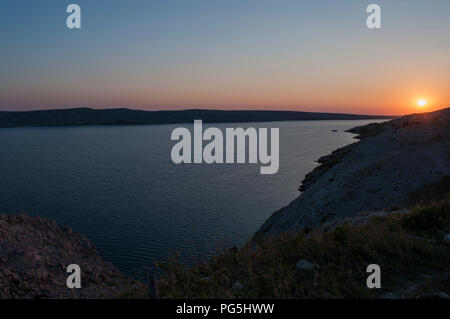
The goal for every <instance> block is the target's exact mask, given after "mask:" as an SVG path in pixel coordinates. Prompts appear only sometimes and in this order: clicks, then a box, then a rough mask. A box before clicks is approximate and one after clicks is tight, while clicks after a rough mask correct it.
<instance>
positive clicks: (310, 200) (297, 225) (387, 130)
mask: <svg viewBox="0 0 450 319" xmlns="http://www.w3.org/2000/svg"><path fill="white" fill-rule="evenodd" d="M350 132H352V133H356V134H359V136H357V138H358V139H360V141H359V142H357V143H354V144H352V145H349V146H346V147H344V148H341V149H339V150H336V151H335V152H333V153H332V154H330V155H328V156H325V157H323V158H321V159H319V160H318V162H319V163H320V165H319V166H318V167H317V168H316V169H315V170H314V171H313V172H311V173H310V174H308V175H307V176H306V178H305V179H304V181H303V182H302V185H301V186H300V191H302V194H301V195H300V196H299V197H298V198H297V199H295V200H294V201H293V202H292V203H290V204H289V205H288V206H286V207H285V208H282V209H280V210H279V211H277V212H275V213H274V214H273V215H272V216H271V217H270V218H269V219H268V220H267V221H266V222H265V223H264V225H263V226H262V227H261V228H260V230H259V231H258V232H257V236H259V235H267V234H269V233H273V234H278V233H281V232H285V231H290V230H294V231H298V230H301V229H304V228H306V227H314V226H319V225H322V224H324V223H327V222H331V221H333V220H336V219H343V218H348V217H353V216H356V215H358V214H359V213H362V212H367V211H389V210H396V209H398V208H401V207H402V206H404V205H406V204H408V201H410V200H411V196H413V194H415V193H417V192H418V191H419V192H420V190H421V189H424V187H426V185H429V184H432V183H435V182H438V181H440V180H443V179H444V178H445V177H446V176H447V177H448V176H449V175H450V108H446V109H443V110H440V111H437V112H432V113H424V114H413V115H409V116H404V117H401V118H397V119H394V120H391V121H389V122H385V123H379V124H369V125H366V126H363V127H357V128H354V129H352V130H350ZM425 189H426V188H425Z"/></svg>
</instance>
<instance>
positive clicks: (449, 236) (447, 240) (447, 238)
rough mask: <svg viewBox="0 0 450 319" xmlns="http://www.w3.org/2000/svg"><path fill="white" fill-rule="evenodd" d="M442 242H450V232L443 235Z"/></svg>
mask: <svg viewBox="0 0 450 319" xmlns="http://www.w3.org/2000/svg"><path fill="white" fill-rule="evenodd" d="M444 242H446V243H447V244H450V234H447V235H445V236H444Z"/></svg>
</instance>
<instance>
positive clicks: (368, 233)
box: [159, 194, 450, 298]
mask: <svg viewBox="0 0 450 319" xmlns="http://www.w3.org/2000/svg"><path fill="white" fill-rule="evenodd" d="M448 233H450V198H449V196H448V194H447V196H446V197H445V199H444V200H442V201H439V202H434V203H431V204H427V205H426V206H424V205H422V206H416V207H415V208H414V209H413V213H411V214H409V215H400V214H391V215H387V216H384V217H372V218H371V219H370V220H369V223H368V224H367V225H365V226H359V227H354V226H349V225H343V226H340V227H338V228H336V229H335V230H334V231H332V232H328V233H326V232H323V231H320V230H316V231H314V232H310V233H307V232H306V231H303V232H300V233H295V234H284V235H283V236H282V237H279V238H275V237H271V238H266V239H260V240H258V241H255V242H253V243H252V244H247V245H245V246H244V247H241V248H236V247H234V248H231V249H229V250H227V251H225V252H223V253H222V254H220V255H218V256H216V257H215V258H213V259H212V260H209V261H204V262H199V263H198V264H197V265H196V266H194V267H187V266H183V265H181V264H180V263H179V262H178V259H177V258H176V257H174V258H172V259H170V260H169V261H168V262H166V263H164V264H162V265H160V266H161V268H162V270H163V274H164V275H163V276H162V277H161V279H160V281H159V292H160V296H161V297H162V298H334V297H336V298H373V297H377V296H380V295H381V294H383V293H386V292H388V291H396V290H399V289H402V288H404V287H403V286H404V285H405V284H406V283H408V282H411V280H412V281H413V282H417V281H418V278H419V277H420V276H421V275H423V274H430V273H433V274H443V273H445V271H446V270H448V269H450V246H449V245H448V244H446V243H444V241H443V237H444V234H448ZM300 259H306V260H308V261H310V262H313V263H314V264H315V265H316V266H315V268H314V270H313V271H312V272H306V271H301V270H298V269H296V267H295V265H296V263H297V261H298V260H300ZM369 264H378V265H380V266H381V269H382V286H383V289H381V290H370V289H368V288H367V287H366V279H367V276H368V274H367V273H366V267H367V266H368V265H369ZM236 281H238V282H239V283H241V284H242V285H243V288H242V289H241V290H239V291H234V290H233V289H232V286H233V284H234V283H235V282H236Z"/></svg>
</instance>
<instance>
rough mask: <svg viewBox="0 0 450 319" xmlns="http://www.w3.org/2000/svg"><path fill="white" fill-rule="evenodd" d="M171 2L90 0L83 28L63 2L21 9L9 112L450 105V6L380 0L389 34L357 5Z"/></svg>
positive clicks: (377, 110) (385, 109) (382, 111)
mask: <svg viewBox="0 0 450 319" xmlns="http://www.w3.org/2000/svg"><path fill="white" fill-rule="evenodd" d="M114 3H116V2H114ZM160 5H161V8H165V9H164V10H162V9H161V10H162V11H158V10H157V8H159V5H156V4H155V6H156V8H153V9H155V10H153V9H152V10H145V9H143V8H145V7H147V6H149V4H148V3H146V2H145V1H139V3H137V2H136V3H135V4H133V7H132V8H131V9H133V10H131V9H130V10H131V11H130V15H129V16H128V17H127V19H121V18H120V17H121V14H122V13H123V10H121V9H120V2H117V7H116V6H112V7H111V8H110V9H109V10H107V14H104V12H102V10H103V9H102V8H101V7H99V5H98V4H95V3H94V2H89V1H86V3H84V4H83V9H84V10H85V11H86V12H89V19H90V21H95V23H92V24H88V25H86V27H83V28H82V30H81V31H80V32H77V31H68V30H67V29H64V28H55V26H54V24H55V23H56V22H55V21H59V20H58V19H60V13H59V12H58V11H56V10H55V11H52V10H49V11H48V12H45V14H46V15H47V16H45V19H44V18H43V17H42V15H41V14H42V13H41V12H40V11H39V10H35V11H33V10H29V11H28V12H27V15H23V16H21V15H18V16H12V17H10V19H11V21H10V23H11V24H12V23H13V25H14V26H15V28H17V30H15V31H14V30H12V31H11V32H13V36H9V37H6V40H5V41H6V43H4V45H2V56H3V61H4V62H5V63H4V68H3V69H2V72H1V76H2V77H3V78H4V79H5V80H4V81H2V82H3V84H2V85H1V86H0V110H33V109H51V108H72V107H92V108H118V107H128V108H134V109H144V110H177V109H192V108H202V109H205V108H207V109H235V110H236V109H252V110H258V109H261V110H268V109H270V110H298V111H311V112H338V113H356V114H373V115H377V114H378V115H402V114H408V113H414V112H419V111H425V110H426V111H433V110H437V109H442V108H445V107H448V106H449V105H450V72H449V70H450V54H448V53H449V52H450V42H449V41H445V40H444V39H448V38H449V36H450V35H449V30H450V20H449V19H448V14H446V12H447V13H448V10H447V11H446V10H445V8H449V9H450V4H449V3H448V2H443V3H442V5H441V8H443V9H440V10H437V9H436V7H433V6H430V5H429V4H428V3H427V2H417V3H415V4H414V6H409V7H408V11H405V7H404V6H402V5H397V4H396V3H393V2H391V1H381V2H380V5H381V6H382V7H383V10H384V11H383V12H384V13H383V19H384V20H383V21H384V22H385V23H386V24H383V27H382V28H381V29H379V30H370V29H368V28H367V26H366V24H365V18H366V12H365V6H364V5H363V4H360V3H358V1H353V2H351V3H350V2H349V3H345V4H343V3H341V2H337V1H328V2H327V4H319V3H317V4H313V2H311V3H310V4H308V5H306V3H305V2H301V1H298V2H292V3H289V4H283V6H280V5H279V4H278V3H277V1H273V2H268V3H265V4H264V5H262V4H260V3H259V2H257V1H255V2H254V3H253V2H252V3H251V4H250V3H245V1H242V2H236V3H234V4H231V3H229V4H228V3H227V4H222V5H219V4H213V3H211V4H209V5H208V6H206V7H203V6H194V5H189V6H188V5H186V4H184V3H182V2H179V5H180V6H182V7H183V8H184V9H183V10H174V9H173V8H172V9H170V8H169V7H167V8H166V6H167V5H166V4H164V3H163V2H161V4H160ZM14 12H20V10H19V9H17V10H16V11H14ZM142 12H146V14H141V13H142ZM106 16H107V17H108V18H107V19H106ZM42 19H43V20H42ZM36 21H39V23H37V22H36ZM44 21H48V25H46V24H45V23H44ZM411 21H413V22H411ZM7 22H8V20H5V21H4V23H7ZM5 30H6V29H5ZM30 30H31V31H30ZM49 30H51V32H49ZM29 32H32V35H30V34H29ZM49 33H51V36H49ZM418 41H420V45H417V43H418ZM6 79H7V80H6ZM421 100H423V101H425V102H423V101H422V102H418V101H421Z"/></svg>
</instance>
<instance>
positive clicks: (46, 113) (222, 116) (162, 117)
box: [0, 108, 394, 128]
mask: <svg viewBox="0 0 450 319" xmlns="http://www.w3.org/2000/svg"><path fill="white" fill-rule="evenodd" d="M384 118H386V119H391V118H394V116H381V115H357V114H343V113H315V112H297V111H235V110H233V111H225V110H200V109H192V110H180V111H143V110H132V109H126V108H121V109H91V108H73V109H55V110H39V111H25V112H10V111H0V128H6V127H19V126H80V125H151V124H178V123H189V122H193V121H194V120H203V122H204V123H227V122H272V121H312V120H360V119H384Z"/></svg>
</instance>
